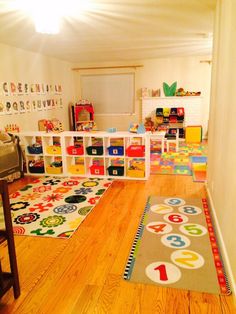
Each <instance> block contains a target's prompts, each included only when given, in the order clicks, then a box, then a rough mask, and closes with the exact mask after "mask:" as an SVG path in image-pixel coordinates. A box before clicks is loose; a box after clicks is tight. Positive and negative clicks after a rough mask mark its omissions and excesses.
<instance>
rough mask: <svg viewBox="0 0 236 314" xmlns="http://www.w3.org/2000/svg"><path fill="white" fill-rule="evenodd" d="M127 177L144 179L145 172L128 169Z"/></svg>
mask: <svg viewBox="0 0 236 314" xmlns="http://www.w3.org/2000/svg"><path fill="white" fill-rule="evenodd" d="M127 177H132V178H143V177H145V171H144V170H141V169H128V170H127Z"/></svg>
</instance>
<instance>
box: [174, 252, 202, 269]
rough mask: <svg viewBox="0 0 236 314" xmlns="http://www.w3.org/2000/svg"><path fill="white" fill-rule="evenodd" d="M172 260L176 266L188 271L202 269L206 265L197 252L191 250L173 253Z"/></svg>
mask: <svg viewBox="0 0 236 314" xmlns="http://www.w3.org/2000/svg"><path fill="white" fill-rule="evenodd" d="M171 260H172V262H174V263H175V264H176V265H178V266H180V267H183V268H188V269H195V268H200V267H202V266H203V264H204V258H203V257H202V256H201V255H200V254H198V253H197V252H194V251H190V250H179V251H175V252H173V253H172V254H171Z"/></svg>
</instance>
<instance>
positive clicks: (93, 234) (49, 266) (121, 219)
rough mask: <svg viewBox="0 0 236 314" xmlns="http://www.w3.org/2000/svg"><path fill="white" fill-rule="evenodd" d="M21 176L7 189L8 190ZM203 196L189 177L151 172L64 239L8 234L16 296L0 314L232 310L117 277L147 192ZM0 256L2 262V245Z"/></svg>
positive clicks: (214, 299)
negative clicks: (14, 257) (13, 247)
mask: <svg viewBox="0 0 236 314" xmlns="http://www.w3.org/2000/svg"><path fill="white" fill-rule="evenodd" d="M26 183H27V178H24V179H21V180H18V181H15V182H14V183H13V184H10V185H9V189H10V191H11V192H13V191H15V190H17V189H19V188H20V187H22V186H23V185H25V184H26ZM152 194H153V195H161V196H179V197H186V198H190V197H205V196H206V192H205V188H204V184H202V183H196V182H192V178H191V177H190V176H175V175H171V176H168V175H155V176H151V177H150V179H149V180H148V181H143V182H142V181H131V180H124V181H121V180H119V181H114V182H113V184H112V186H111V187H110V188H109V189H108V191H107V192H106V193H105V195H104V196H103V197H102V199H101V200H100V202H99V204H98V205H97V206H96V207H95V208H94V209H93V211H92V212H91V213H90V215H88V217H87V218H86V219H85V220H84V222H83V223H82V224H81V225H80V227H79V228H78V230H77V231H76V232H75V233H74V235H73V236H72V237H71V238H70V239H53V238H37V237H26V236H15V240H16V250H17V260H18V267H19V273H20V283H21V296H20V297H19V298H18V299H17V300H14V298H13V293H12V291H11V290H10V291H9V292H8V293H7V294H6V295H5V296H4V297H3V298H2V300H1V301H0V313H17V314H18V313H23V314H25V313H40V314H41V313H42V314H43V313H45V314H46V313H47V314H48V313H50V314H51V313H52V314H53V313H56V314H70V313H73V314H77V313H78V314H80V313H112V314H113V313H144V314H146V313H147V314H149V313H160V314H162V313H166V314H168V313H179V314H185V313H186V314H187V313H196V314H199V313H214V314H218V313H223V314H227V313H230V314H231V313H236V310H235V309H234V307H233V299H232V296H218V295H211V294H205V293H197V292H191V291H187V290H178V289H170V288H162V287H157V286H154V285H144V284H140V283H139V284H136V283H131V282H127V281H125V280H123V278H122V275H123V271H124V267H125V264H126V259H127V257H128V254H129V251H130V248H131V245H132V242H133V239H134V235H135V233H136V230H137V227H138V225H139V222H140V219H141V216H142V214H143V210H144V207H145V204H146V201H147V198H148V196H149V195H152ZM1 259H2V261H3V264H4V265H6V264H7V260H6V247H5V246H1Z"/></svg>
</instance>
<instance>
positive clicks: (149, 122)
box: [144, 117, 155, 132]
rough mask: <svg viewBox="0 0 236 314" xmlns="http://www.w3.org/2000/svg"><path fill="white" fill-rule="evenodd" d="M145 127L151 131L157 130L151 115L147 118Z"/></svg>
mask: <svg viewBox="0 0 236 314" xmlns="http://www.w3.org/2000/svg"><path fill="white" fill-rule="evenodd" d="M144 127H145V130H146V131H151V132H154V131H155V125H154V122H153V121H152V118H151V117H147V118H145V122H144Z"/></svg>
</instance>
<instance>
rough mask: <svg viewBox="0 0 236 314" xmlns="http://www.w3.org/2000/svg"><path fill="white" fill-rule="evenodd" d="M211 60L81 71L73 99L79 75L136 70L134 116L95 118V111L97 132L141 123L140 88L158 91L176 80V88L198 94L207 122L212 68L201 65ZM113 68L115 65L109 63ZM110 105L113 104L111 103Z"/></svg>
mask: <svg viewBox="0 0 236 314" xmlns="http://www.w3.org/2000/svg"><path fill="white" fill-rule="evenodd" d="M209 59H211V58H210V57H209V56H205V57H185V58H171V59H150V60H140V61H133V62H130V63H129V64H130V65H132V64H141V65H143V67H140V68H136V70H132V69H108V70H86V71H85V70H82V71H79V72H76V73H77V83H76V96H77V99H80V98H81V90H80V74H104V73H127V72H132V71H135V73H136V75H135V92H136V100H135V114H134V115H133V116H129V115H128V116H118V115H116V116H109V117H107V116H98V115H96V112H95V119H96V123H97V125H98V127H99V129H103V130H104V129H106V128H108V127H112V126H113V127H117V128H118V130H127V129H128V126H129V123H130V122H131V121H133V122H138V121H139V122H140V121H141V99H140V97H141V93H140V90H141V88H142V87H147V88H149V89H157V88H161V92H162V96H164V93H163V89H162V84H163V82H167V83H168V84H172V83H173V82H174V81H177V88H179V87H183V88H184V89H185V90H188V91H201V92H202V96H203V107H204V116H205V117H206V119H208V115H209V101H210V81H211V65H210V64H209V63H206V62H201V61H205V60H209ZM106 65H107V66H108V65H110V64H96V65H94V64H80V65H78V64H77V65H75V67H79V66H81V67H83V66H84V67H89V66H94V67H95V66H106ZM112 65H113V66H114V64H112ZM111 105H112V104H111Z"/></svg>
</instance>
